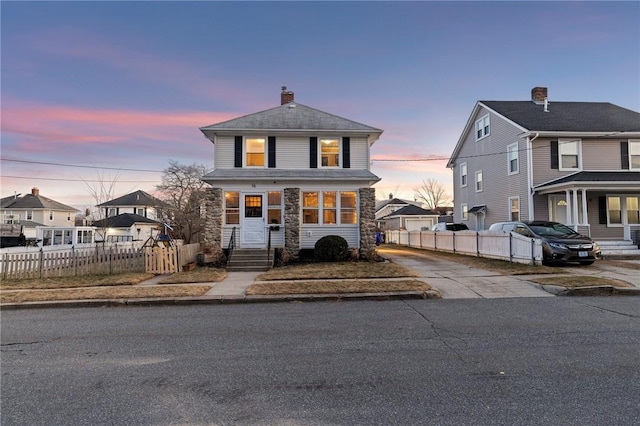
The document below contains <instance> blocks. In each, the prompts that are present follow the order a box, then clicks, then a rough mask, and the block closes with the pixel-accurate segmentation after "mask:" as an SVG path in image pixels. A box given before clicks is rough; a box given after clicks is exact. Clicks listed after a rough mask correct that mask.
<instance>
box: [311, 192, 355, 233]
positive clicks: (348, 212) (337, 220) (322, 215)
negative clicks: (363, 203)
mask: <svg viewBox="0 0 640 426" xmlns="http://www.w3.org/2000/svg"><path fill="white" fill-rule="evenodd" d="M305 194H315V197H316V200H317V203H316V204H317V205H307V204H306V200H307V199H306V198H305ZM329 194H334V195H329ZM347 194H349V195H348V196H349V198H353V201H354V205H353V206H345V204H346V203H343V201H345V200H343V196H344V195H347ZM301 197H302V201H301V203H300V204H301V206H302V207H301V208H302V225H303V226H304V225H317V226H358V223H359V222H358V220H359V219H358V211H359V210H358V191H348V190H347V191H339V190H335V191H323V190H310V191H302V193H301ZM330 197H333V204H332V205H327V202H328V200H329V199H331V198H330ZM305 210H307V211H309V212H311V211H316V213H315V215H314V216H315V217H316V221H315V222H308V221H307V218H306V217H307V215H306V214H305V213H306V212H305ZM329 212H333V217H334V221H329V220H327V213H329ZM345 217H351V218H353V219H354V220H353V221H352V222H345V221H343V218H345Z"/></svg>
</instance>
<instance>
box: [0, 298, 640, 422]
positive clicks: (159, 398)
mask: <svg viewBox="0 0 640 426" xmlns="http://www.w3.org/2000/svg"><path fill="white" fill-rule="evenodd" d="M1 320H2V321H1V323H2V324H1V328H2V329H1V331H2V334H1V345H2V346H1V349H2V357H1V359H0V361H1V366H0V367H1V368H0V370H1V372H2V376H1V378H2V381H1V393H0V402H1V408H2V411H1V419H0V420H1V423H2V424H3V425H24V424H29V425H63V424H64V425H87V424H92V425H103V424H104V425H106V424H149V425H151V424H154V425H157V424H160V425H164V424H211V425H231V424H233V425H347V424H349V425H352V424H358V425H365V424H366V425H389V424H407V425H409V424H410V425H416V424H427V425H431V424H434V425H465V424H473V425H565V424H566V425H577V424H580V425H605V424H606V425H632V424H638V419H640V406H639V400H638V395H640V357H639V356H638V354H640V298H637V297H618V298H616V297H581V298H559V297H558V298H498V299H457V300H455V299H452V300H407V301H386V302H374V301H357V302H327V303H299V302H298V303H281V304H245V305H207V306H155V307H140V306H138V307H115V308H113V307H112V308H74V309H36V310H15V311H3V312H2V313H1Z"/></svg>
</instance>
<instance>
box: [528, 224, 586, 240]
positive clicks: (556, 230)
mask: <svg viewBox="0 0 640 426" xmlns="http://www.w3.org/2000/svg"><path fill="white" fill-rule="evenodd" d="M529 226H530V228H531V230H532V231H533V232H534V233H536V234H538V235H543V236H555V237H559V236H563V235H575V234H577V232H576V231H574V230H573V229H571V228H569V227H568V226H565V225H563V224H561V223H545V224H544V225H529Z"/></svg>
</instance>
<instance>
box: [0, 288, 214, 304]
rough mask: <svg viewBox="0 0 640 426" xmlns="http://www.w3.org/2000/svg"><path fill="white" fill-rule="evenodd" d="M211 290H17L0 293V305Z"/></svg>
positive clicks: (164, 295) (140, 296)
mask: <svg viewBox="0 0 640 426" xmlns="http://www.w3.org/2000/svg"><path fill="white" fill-rule="evenodd" d="M210 289H211V286H208V285H189V286H186V285H174V286H172V285H163V286H140V287H124V286H119V287H91V288H73V289H58V290H50V289H48V290H33V291H25V290H17V291H3V292H2V293H0V302H2V303H23V302H42V301H55V300H86V299H137V298H153V297H187V296H192V297H194V296H202V295H203V294H205V293H206V292H207V291H209V290H210Z"/></svg>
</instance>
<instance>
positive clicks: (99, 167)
mask: <svg viewBox="0 0 640 426" xmlns="http://www.w3.org/2000/svg"><path fill="white" fill-rule="evenodd" d="M0 160H1V161H11V162H14V163H27V164H42V165H45V166H62V167H80V168H84V169H104V170H122V171H128V172H149V173H162V172H163V171H162V170H150V169H128V168H123V167H106V166H87V165H84V164H64V163H52V162H48V161H31V160H19V159H16V158H0Z"/></svg>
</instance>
